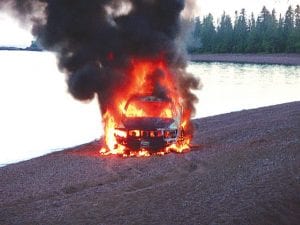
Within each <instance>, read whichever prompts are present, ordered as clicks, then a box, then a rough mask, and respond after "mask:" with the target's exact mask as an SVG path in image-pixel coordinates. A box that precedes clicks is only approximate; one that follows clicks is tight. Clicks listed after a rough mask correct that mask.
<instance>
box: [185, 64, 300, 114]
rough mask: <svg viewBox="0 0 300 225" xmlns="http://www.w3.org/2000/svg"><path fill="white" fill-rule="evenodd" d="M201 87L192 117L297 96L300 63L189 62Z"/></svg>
mask: <svg viewBox="0 0 300 225" xmlns="http://www.w3.org/2000/svg"><path fill="white" fill-rule="evenodd" d="M188 71H189V72H191V73H193V74H195V75H196V76H198V77H200V78H201V81H202V84H203V87H202V89H201V91H196V94H197V96H198V98H199V103H198V104H197V106H196V107H197V112H196V115H195V117H206V116H212V115H217V114H221V113H227V112H233V111H239V110H243V109H251V108H258V107H262V106H269V105H275V104H280V103H285V102H292V101H299V100H300V91H299V90H300V66H284V65H258V64H236V63H190V64H189V66H188Z"/></svg>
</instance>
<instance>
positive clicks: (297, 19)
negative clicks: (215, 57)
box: [187, 5, 300, 53]
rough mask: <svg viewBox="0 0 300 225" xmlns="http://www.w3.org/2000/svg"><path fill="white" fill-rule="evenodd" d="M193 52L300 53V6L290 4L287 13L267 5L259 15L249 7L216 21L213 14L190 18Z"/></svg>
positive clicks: (190, 49) (189, 45)
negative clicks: (269, 7)
mask: <svg viewBox="0 0 300 225" xmlns="http://www.w3.org/2000/svg"><path fill="white" fill-rule="evenodd" d="M188 23H190V25H191V27H193V29H192V32H190V35H189V37H188V44H187V49H188V52H189V53H300V7H299V5H297V6H296V7H295V8H293V7H292V6H289V7H288V9H287V10H286V12H285V14H284V15H281V14H280V15H279V16H277V13H276V10H275V9H273V10H272V11H269V10H268V9H267V8H266V7H265V6H264V7H263V8H262V10H261V12H260V13H259V15H258V16H257V18H255V16H254V14H253V13H251V16H247V13H246V10H245V9H241V10H240V11H239V12H238V11H236V12H235V18H234V19H232V18H231V17H230V16H229V15H228V14H226V13H225V12H224V13H223V14H222V16H221V18H219V19H218V20H217V23H215V21H214V18H213V16H212V14H210V13H209V14H208V15H206V16H204V17H203V19H200V17H196V18H194V19H193V20H191V21H189V22H188Z"/></svg>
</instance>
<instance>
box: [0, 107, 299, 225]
mask: <svg viewBox="0 0 300 225" xmlns="http://www.w3.org/2000/svg"><path fill="white" fill-rule="evenodd" d="M194 124H195V128H196V132H195V137H194V140H193V142H194V144H195V145H198V147H196V148H193V149H192V150H191V151H190V152H186V153H185V154H174V153H171V154H168V155H165V156H153V157H149V158H121V157H118V156H107V157H102V156H100V155H99V154H98V150H99V148H100V147H101V142H93V143H88V144H84V145H81V146H78V147H75V148H71V149H66V150H64V151H61V152H56V153H51V154H49V155H45V156H42V157H39V158H35V159H31V160H28V161H24V162H20V163H16V164H11V165H8V166H5V167H2V168H0V224H1V225H2V224H3V225H10V224H13V225H17V224H43V225H46V224H70V225H71V224H72V225H74V224H97V225H99V224H211V225H214V224H231V225H232V224H255V225H259V224H261V225H268V224H270V225H271V224H272V225H274V224H289V225H293V224H294V225H296V224H299V221H300V195H299V190H300V154H299V153H300V102H292V103H286V104H281V105H276V106H270V107H263V108H258V109H252V110H243V111H240V112H233V113H228V114H223V115H219V116H213V117H207V118H203V119H197V120H194Z"/></svg>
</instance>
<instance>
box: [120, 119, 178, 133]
mask: <svg viewBox="0 0 300 225" xmlns="http://www.w3.org/2000/svg"><path fill="white" fill-rule="evenodd" d="M174 122H175V120H174V119H172V118H157V117H132V118H125V119H124V120H123V124H124V127H125V128H126V129H128V130H155V129H161V128H169V127H170V126H171V124H173V123H174Z"/></svg>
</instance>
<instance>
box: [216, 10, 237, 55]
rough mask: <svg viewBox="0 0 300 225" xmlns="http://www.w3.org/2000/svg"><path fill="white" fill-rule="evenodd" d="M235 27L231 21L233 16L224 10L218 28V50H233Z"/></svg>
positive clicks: (222, 51)
mask: <svg viewBox="0 0 300 225" xmlns="http://www.w3.org/2000/svg"><path fill="white" fill-rule="evenodd" d="M232 32H233V28H232V23H231V18H230V16H229V15H226V13H225V12H224V13H223V15H222V17H221V21H220V23H219V26H218V28H217V34H216V48H215V51H216V52H221V53H224V52H231V51H232V38H233V33H232Z"/></svg>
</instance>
